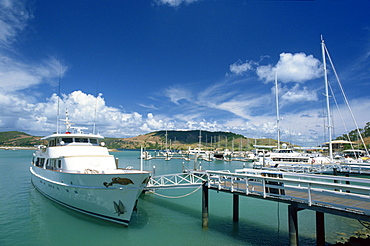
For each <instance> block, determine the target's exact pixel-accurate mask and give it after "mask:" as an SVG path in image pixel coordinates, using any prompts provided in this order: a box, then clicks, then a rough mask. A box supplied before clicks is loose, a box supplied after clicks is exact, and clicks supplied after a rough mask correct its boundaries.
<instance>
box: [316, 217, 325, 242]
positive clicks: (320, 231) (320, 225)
mask: <svg viewBox="0 0 370 246" xmlns="http://www.w3.org/2000/svg"><path fill="white" fill-rule="evenodd" d="M316 245H317V246H324V245H325V223H324V213H323V212H319V211H316Z"/></svg>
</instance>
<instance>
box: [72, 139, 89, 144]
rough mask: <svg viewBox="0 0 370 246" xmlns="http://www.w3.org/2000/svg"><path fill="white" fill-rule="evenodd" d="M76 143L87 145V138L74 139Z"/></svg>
mask: <svg viewBox="0 0 370 246" xmlns="http://www.w3.org/2000/svg"><path fill="white" fill-rule="evenodd" d="M75 141H76V143H78V142H79V143H88V139H87V138H76V139H75Z"/></svg>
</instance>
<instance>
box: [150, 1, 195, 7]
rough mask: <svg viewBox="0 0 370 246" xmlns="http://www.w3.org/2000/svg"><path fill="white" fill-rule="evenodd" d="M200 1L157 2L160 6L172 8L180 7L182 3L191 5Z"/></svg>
mask: <svg viewBox="0 0 370 246" xmlns="http://www.w3.org/2000/svg"><path fill="white" fill-rule="evenodd" d="M197 1H199V0H156V2H157V3H158V4H163V5H169V6H171V7H178V6H179V5H180V4H182V3H186V4H191V3H194V2H197Z"/></svg>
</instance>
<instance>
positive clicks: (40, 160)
mask: <svg viewBox="0 0 370 246" xmlns="http://www.w3.org/2000/svg"><path fill="white" fill-rule="evenodd" d="M44 161H45V158H37V159H36V163H35V165H36V166H37V167H42V166H44Z"/></svg>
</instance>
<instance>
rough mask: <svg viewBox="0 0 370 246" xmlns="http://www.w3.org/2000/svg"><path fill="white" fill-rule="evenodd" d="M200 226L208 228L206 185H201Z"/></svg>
mask: <svg viewBox="0 0 370 246" xmlns="http://www.w3.org/2000/svg"><path fill="white" fill-rule="evenodd" d="M202 228H203V229H208V186H207V185H206V182H204V183H203V185H202Z"/></svg>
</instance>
